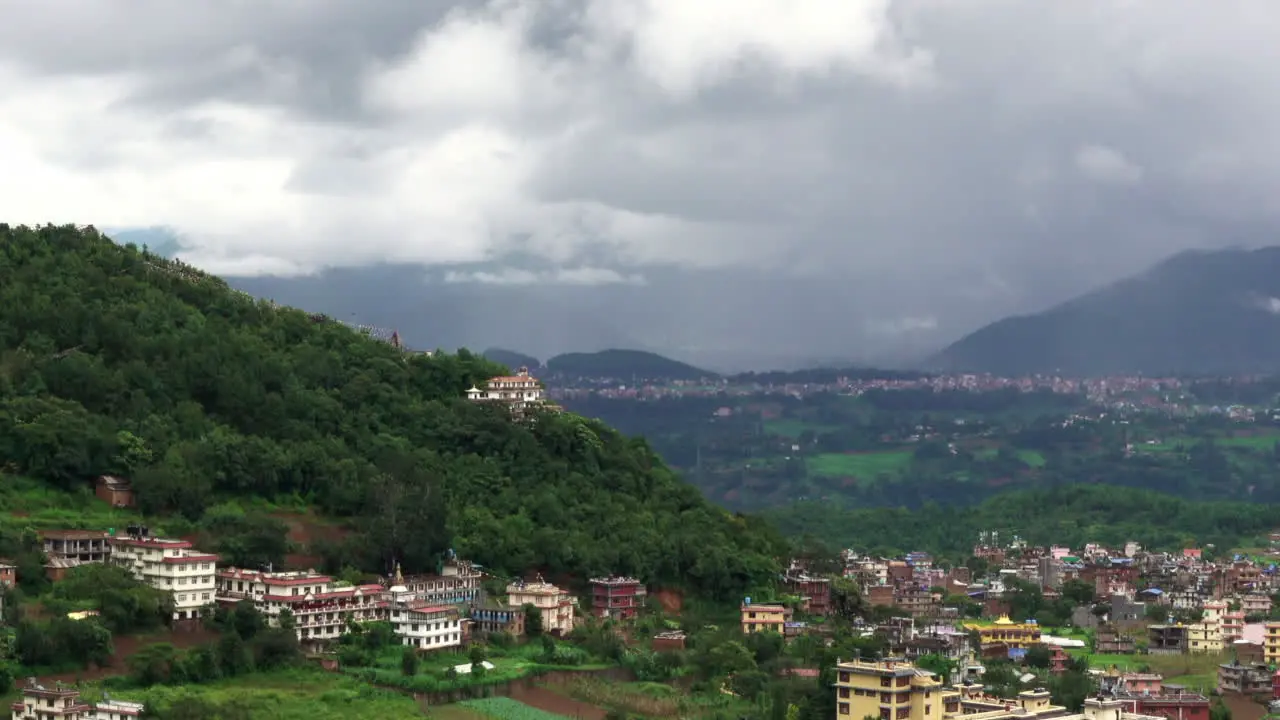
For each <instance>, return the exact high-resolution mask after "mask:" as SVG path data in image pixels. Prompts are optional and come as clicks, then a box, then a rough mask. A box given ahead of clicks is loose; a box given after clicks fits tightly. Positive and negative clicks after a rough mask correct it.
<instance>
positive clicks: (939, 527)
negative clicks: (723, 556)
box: [764, 485, 1280, 560]
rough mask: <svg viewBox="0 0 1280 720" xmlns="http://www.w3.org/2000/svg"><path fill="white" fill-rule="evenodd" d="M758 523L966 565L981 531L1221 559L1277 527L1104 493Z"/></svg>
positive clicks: (1085, 489)
mask: <svg viewBox="0 0 1280 720" xmlns="http://www.w3.org/2000/svg"><path fill="white" fill-rule="evenodd" d="M764 515H765V516H766V517H767V518H768V519H769V520H771V521H772V522H774V523H776V524H777V525H778V527H779V528H780V529H781V530H782V531H783V532H784V533H786V534H788V535H792V536H795V537H804V536H812V537H814V538H818V539H820V540H821V541H822V542H825V543H829V544H831V545H833V546H836V547H848V548H854V549H857V550H859V551H862V552H873V553H881V554H886V555H896V554H900V553H905V552H911V551H914V550H923V551H926V552H930V553H934V554H936V555H938V556H941V557H945V558H951V559H952V560H960V559H963V558H966V557H968V556H969V554H970V553H971V551H972V549H973V546H974V544H975V543H976V541H977V539H978V533H979V532H981V531H984V530H995V531H998V532H999V533H1000V535H1001V537H1002V538H1005V539H1006V540H1007V539H1011V538H1012V537H1013V536H1014V535H1018V536H1019V537H1022V538H1023V539H1025V540H1026V541H1027V542H1029V543H1031V544H1033V545H1049V544H1058V545H1066V546H1068V547H1077V548H1078V547H1080V546H1082V545H1083V544H1085V543H1087V542H1100V543H1107V544H1112V545H1122V544H1123V543H1125V542H1126V541H1129V540H1136V541H1137V542H1140V543H1142V544H1143V546H1145V547H1147V548H1151V549H1161V550H1178V549H1181V548H1183V547H1192V546H1197V547H1202V546H1206V545H1214V546H1215V547H1216V548H1217V549H1218V550H1219V551H1224V552H1225V551H1227V550H1229V549H1231V548H1239V547H1256V545H1255V544H1254V543H1256V542H1258V541H1259V538H1260V537H1264V536H1265V535H1266V534H1267V533H1268V532H1270V531H1272V530H1274V529H1275V528H1276V526H1277V525H1278V524H1280V506H1277V505H1264V504H1260V503H1244V502H1191V501H1188V500H1183V499H1180V498H1176V497H1173V496H1171V495H1168V494H1164V493H1158V492H1153V491H1149V490H1136V489H1133V488H1124V487H1116V486H1110V485H1072V486H1065V487H1058V488H1050V489H1043V490H1024V491H1015V492H1006V493H1004V494H1002V495H999V496H997V497H995V498H992V499H990V500H987V501H986V502H984V503H981V504H978V505H970V506H943V505H938V504H935V503H926V504H925V505H924V506H922V507H920V508H918V509H915V510H908V509H906V508H867V507H845V506H841V505H840V504H835V503H819V502H804V503H795V504H792V505H790V506H787V507H784V508H778V509H774V510H769V511H766V512H765V513H764Z"/></svg>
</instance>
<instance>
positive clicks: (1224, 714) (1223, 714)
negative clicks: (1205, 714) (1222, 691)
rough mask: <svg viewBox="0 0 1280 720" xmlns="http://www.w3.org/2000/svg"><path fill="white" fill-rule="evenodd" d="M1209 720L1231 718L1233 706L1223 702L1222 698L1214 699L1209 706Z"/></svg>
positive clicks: (1226, 719)
mask: <svg viewBox="0 0 1280 720" xmlns="http://www.w3.org/2000/svg"><path fill="white" fill-rule="evenodd" d="M1209 720H1231V708H1229V707H1227V704H1226V703H1224V702H1222V698H1218V699H1217V700H1214V701H1213V705H1212V706H1211V707H1210V708H1209Z"/></svg>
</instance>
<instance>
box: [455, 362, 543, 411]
mask: <svg viewBox="0 0 1280 720" xmlns="http://www.w3.org/2000/svg"><path fill="white" fill-rule="evenodd" d="M467 399H468V400H471V401H472V402H500V403H504V404H506V405H507V406H508V407H510V408H511V409H512V410H513V411H520V410H523V409H525V408H526V407H528V406H529V405H533V404H539V403H542V402H543V391H542V383H540V382H538V380H537V379H536V378H534V377H533V376H532V375H530V374H529V368H527V367H522V368H520V369H519V370H517V371H516V374H515V375H507V376H501V377H495V378H489V380H487V381H486V382H485V384H484V389H480V388H477V387H472V388H471V389H470V390H468V391H467Z"/></svg>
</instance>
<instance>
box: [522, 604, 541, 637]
mask: <svg viewBox="0 0 1280 720" xmlns="http://www.w3.org/2000/svg"><path fill="white" fill-rule="evenodd" d="M524 632H525V634H526V635H528V636H529V637H538V636H539V635H541V634H542V611H541V610H539V609H538V607H537V606H536V605H534V604H533V603H525V604H524Z"/></svg>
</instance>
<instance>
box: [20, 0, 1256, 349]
mask: <svg viewBox="0 0 1280 720" xmlns="http://www.w3.org/2000/svg"><path fill="white" fill-rule="evenodd" d="M1277 37H1280V3H1277V2H1275V0H1215V2H1202V1H1199V0H1049V1H1046V2H1027V1H1026V0H946V1H939V0H527V1H526V0H493V1H491V2H482V1H480V0H472V1H465V0H457V1H454V2H448V1H446V0H414V1H413V2H406V1H405V0H307V2H299V1H298V0H187V1H184V2H175V1H174V0H48V1H47V2H41V3H36V2H31V0H0V218H2V219H4V220H6V221H9V222H46V221H52V222H80V223H93V224H95V225H97V226H98V227H117V228H119V227H147V226H168V227H172V228H174V229H175V231H176V232H177V233H179V234H180V235H181V237H182V244H183V246H184V250H183V253H182V254H183V257H184V259H187V260H188V261H191V262H193V263H195V264H197V265H200V266H202V267H205V268H207V269H210V270H213V271H215V272H221V273H230V274H242V275H247V274H263V273H275V274H282V273H284V274H287V273H300V272H302V273H305V272H312V271H315V270H317V269H319V268H323V267H343V266H359V265H365V264H369V263H374V262H389V263H401V262H420V263H424V264H428V265H430V266H432V268H431V273H432V274H430V275H429V276H428V277H429V278H434V280H431V281H434V282H441V283H445V282H448V283H452V284H455V285H457V284H467V283H475V284H481V285H486V286H499V285H506V286H515V287H529V286H531V285H564V286H572V287H573V288H575V290H574V292H579V293H580V292H581V289H582V288H583V287H584V286H598V285H605V284H614V285H618V286H622V287H631V288H644V287H656V286H657V285H656V284H657V283H659V282H661V283H665V284H662V287H663V288H664V289H663V291H662V293H660V294H661V295H662V296H664V297H666V296H669V295H670V294H671V293H670V288H672V287H678V286H679V284H680V283H681V282H683V283H685V284H686V285H689V286H690V287H686V288H685V290H686V291H687V294H686V295H684V296H682V297H684V298H685V301H688V300H689V299H690V298H694V297H696V298H698V299H699V300H698V301H699V302H704V303H705V302H713V303H714V302H719V303H722V304H724V305H725V306H726V308H728V309H726V308H716V309H715V312H712V313H711V314H709V315H706V316H705V317H702V320H701V321H700V322H701V325H698V327H699V328H702V329H699V330H698V331H697V334H698V335H700V336H703V339H704V340H706V336H707V333H708V332H710V331H709V330H707V328H714V327H717V326H718V324H723V323H724V322H726V320H725V318H728V317H729V316H731V315H732V314H733V311H732V308H733V307H741V306H746V305H750V306H751V307H752V308H756V307H757V306H759V305H761V304H762V303H761V302H760V299H759V298H758V297H756V296H757V295H758V293H759V292H761V290H762V289H763V288H767V289H768V290H769V292H770V293H772V296H771V297H770V298H769V300H768V302H767V303H763V304H765V305H768V306H769V307H770V308H772V311H773V312H775V313H776V315H775V316H772V317H771V318H770V322H771V323H777V322H782V323H786V322H787V320H786V318H788V317H790V318H793V324H795V325H797V326H800V325H803V328H801V329H802V330H803V332H801V331H800V330H797V329H796V328H795V327H792V328H788V332H789V333H791V334H789V335H786V337H785V338H783V337H782V336H781V335H780V336H778V337H777V338H774V337H773V336H770V335H768V334H767V333H760V334H757V335H755V336H753V335H752V334H751V328H752V320H751V318H752V317H756V316H757V315H756V313H758V312H759V310H757V309H753V310H751V311H750V312H751V314H748V315H742V314H740V315H738V316H734V319H733V320H732V322H730V323H729V324H730V325H732V326H733V328H734V331H733V332H734V334H735V337H736V338H738V339H739V340H740V341H742V342H751V343H755V344H759V343H763V342H771V341H775V340H776V341H778V342H782V341H785V342H788V343H794V342H799V343H801V344H806V343H808V344H809V345H810V346H811V348H810V349H811V350H813V352H814V354H822V353H837V352H850V351H852V350H861V349H866V348H868V347H873V346H876V345H877V343H880V344H892V342H891V341H890V340H889V339H888V338H894V337H899V336H905V335H912V334H924V335H926V336H929V337H938V338H947V339H949V338H951V337H954V336H955V335H956V334H958V333H961V332H964V331H967V330H969V329H972V328H973V327H974V326H976V325H978V324H981V323H982V322H985V321H987V320H992V319H995V318H996V317H998V316H1000V315H1003V314H1005V313H1009V312H1025V311H1029V310H1035V309H1039V308H1041V307H1044V306H1045V305H1046V304H1048V303H1052V302H1056V301H1058V300H1061V299H1064V298H1065V297H1067V296H1069V295H1071V294H1073V293H1076V292H1079V291H1081V290H1084V289H1087V288H1089V287H1092V286H1095V285H1097V284H1099V283H1102V282H1105V281H1108V280H1111V279H1114V278H1116V277H1118V276H1120V275H1122V274H1127V273H1129V272H1132V271H1134V270H1137V269H1139V268H1141V267H1144V266H1146V265H1148V264H1150V263H1151V262H1154V261H1156V260H1158V259H1160V258H1162V257H1164V256H1166V255H1169V254H1171V253H1173V252H1177V251H1179V250H1182V249H1186V248H1190V247H1217V246H1223V245H1257V244H1269V243H1272V242H1274V233H1273V228H1274V227H1275V224H1276V219H1277V214H1278V213H1280V193H1278V192H1277V190H1280V133H1278V132H1277V130H1276V128H1278V127H1280V71H1278V70H1277V68H1280V43H1277V42H1276V38H1277ZM531 268H537V269H531ZM672 278H675V279H674V280H673V279H672ZM659 279H660V280H659ZM672 283H674V285H673V284H672ZM816 290H821V291H822V292H817V291H816ZM506 291H507V292H509V291H510V290H509V289H508V290H506ZM614 292H615V295H616V291H614ZM655 294H658V293H655ZM610 297H613V295H611V296H610ZM815 298H816V299H817V300H816V301H817V302H821V299H822V298H828V300H829V302H830V304H832V305H835V306H837V307H836V308H834V309H832V308H826V309H823V310H821V311H818V310H815V309H814V308H813V303H814V302H815ZM631 302H634V297H633V298H632V300H631ZM653 302H654V306H655V307H657V306H659V305H661V302H660V299H655V300H654V301H653ZM679 309H680V308H673V307H666V308H665V309H664V312H666V311H674V310H679ZM683 309H684V310H685V311H686V312H694V311H690V310H689V309H688V306H684V308H683ZM744 312H745V311H744ZM695 314H696V313H695ZM804 318H813V320H811V321H810V322H808V323H805V322H801V320H803V319H804ZM694 324H695V325H697V323H694ZM655 327H656V326H655ZM744 329H745V335H744ZM647 332H649V335H650V336H652V335H653V333H655V332H657V331H656V330H652V331H647ZM649 340H650V341H652V337H649ZM680 342H685V343H688V342H692V341H691V340H682V341H680ZM716 343H718V344H719V345H723V346H725V347H728V346H729V345H731V344H732V342H731V340H730V339H729V338H727V337H726V338H721V339H719V340H716V342H715V343H713V344H716Z"/></svg>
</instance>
